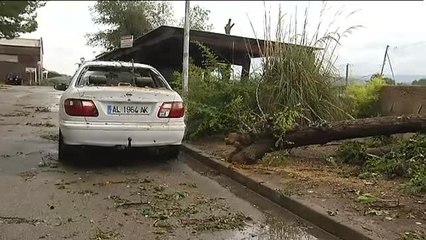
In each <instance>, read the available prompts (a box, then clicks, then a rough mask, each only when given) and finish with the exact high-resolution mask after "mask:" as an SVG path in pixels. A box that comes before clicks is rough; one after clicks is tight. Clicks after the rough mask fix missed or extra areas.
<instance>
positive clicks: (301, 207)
mask: <svg viewBox="0 0 426 240" xmlns="http://www.w3.org/2000/svg"><path fill="white" fill-rule="evenodd" d="M181 151H182V152H184V153H186V154H187V155H189V156H191V157H192V158H194V159H196V160H198V161H200V162H202V163H204V164H205V165H207V166H209V167H211V168H213V169H215V170H216V171H219V172H220V173H222V174H224V175H226V176H228V177H230V178H231V179H233V180H234V181H236V182H238V183H240V184H242V185H244V186H246V187H247V188H249V189H250V190H252V191H254V192H256V193H257V194H259V195H261V196H263V197H265V198H267V199H269V200H270V201H272V202H274V203H276V204H278V205H280V206H281V207H283V208H285V209H287V210H289V211H290V212H292V213H293V214H295V215H297V216H299V217H301V218H303V219H305V220H306V221H308V222H310V223H312V224H314V225H316V226H317V227H319V228H321V229H323V230H324V231H326V232H328V233H331V234H333V235H334V236H336V237H338V238H341V239H345V240H346V239H347V240H354V239H359V240H372V238H371V237H369V236H367V235H365V234H364V233H363V232H361V231H360V230H358V229H355V228H353V227H352V226H349V225H347V224H345V223H342V222H339V221H338V220H337V219H334V218H331V217H330V216H328V215H327V214H325V213H322V212H319V211H318V210H315V209H314V208H312V207H310V206H308V205H306V204H304V203H302V202H301V201H299V200H297V199H294V198H292V197H289V196H285V195H283V194H282V193H280V192H278V191H276V190H275V189H273V188H272V187H271V186H267V183H265V182H262V181H260V180H256V179H254V178H252V177H248V176H246V175H245V174H243V173H242V172H241V171H239V170H238V169H236V168H234V167H233V166H232V164H230V163H227V162H223V161H218V160H215V159H213V158H212V157H210V156H209V155H207V154H206V153H204V152H203V151H201V150H199V149H197V148H195V147H193V146H191V145H189V144H185V143H184V144H182V147H181Z"/></svg>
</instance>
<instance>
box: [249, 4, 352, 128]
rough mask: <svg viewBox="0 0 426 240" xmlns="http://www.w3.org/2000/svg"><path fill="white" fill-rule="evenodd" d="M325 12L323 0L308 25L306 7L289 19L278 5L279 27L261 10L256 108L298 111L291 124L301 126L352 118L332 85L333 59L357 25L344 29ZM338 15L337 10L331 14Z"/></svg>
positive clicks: (268, 112) (265, 111) (266, 113)
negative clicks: (326, 18) (300, 16)
mask: <svg viewBox="0 0 426 240" xmlns="http://www.w3.org/2000/svg"><path fill="white" fill-rule="evenodd" d="M325 13H326V6H325V5H323V8H322V10H321V13H320V16H319V20H318V23H317V24H316V25H315V26H314V27H313V28H312V27H311V25H310V22H309V20H310V19H309V15H308V8H306V9H305V13H304V19H303V22H301V23H300V22H299V20H298V18H297V14H296V16H295V17H294V18H293V20H292V19H290V20H287V18H286V16H285V15H284V14H283V13H282V11H281V9H279V12H278V22H277V24H276V26H277V27H276V28H275V29H273V28H272V23H271V20H270V19H271V16H270V14H269V13H267V12H266V11H265V23H264V39H265V42H264V45H263V46H260V41H259V47H260V48H261V49H262V50H263V51H262V57H263V58H262V59H263V60H262V77H261V82H260V84H259V87H258V89H257V99H258V107H259V111H260V112H261V113H262V114H263V115H264V116H269V117H270V116H272V115H276V114H277V113H279V112H282V111H293V112H297V113H298V114H294V116H297V117H296V119H295V123H298V124H302V125H307V124H312V123H313V122H318V121H320V122H323V121H333V120H341V119H345V118H348V117H350V116H349V115H348V114H347V112H348V111H347V109H345V106H343V104H342V101H341V99H340V97H339V91H338V90H337V88H336V86H335V84H334V82H335V80H334V79H335V77H336V76H337V75H338V74H337V72H336V68H335V66H334V63H335V61H336V59H337V49H338V47H339V45H340V40H341V39H342V38H344V37H347V36H348V35H349V34H350V33H351V32H352V31H353V30H355V29H356V28H358V27H359V26H352V27H348V28H346V29H343V30H342V29H341V27H340V26H337V25H336V23H335V22H334V21H333V22H330V23H329V24H328V25H327V24H325V22H324V19H323V18H324V16H325V15H326V14H325ZM341 14H343V13H342V11H339V12H337V13H336V14H335V15H336V16H337V15H341ZM350 15H351V14H349V15H348V16H350ZM335 18H336V17H335ZM335 18H333V19H335ZM300 24H301V25H300ZM323 26H325V28H326V29H325V30H323ZM252 28H253V31H254V27H253V25H252ZM312 29H313V30H312ZM254 32H255V31H254ZM283 42H285V43H286V44H283ZM282 130H283V131H285V129H282Z"/></svg>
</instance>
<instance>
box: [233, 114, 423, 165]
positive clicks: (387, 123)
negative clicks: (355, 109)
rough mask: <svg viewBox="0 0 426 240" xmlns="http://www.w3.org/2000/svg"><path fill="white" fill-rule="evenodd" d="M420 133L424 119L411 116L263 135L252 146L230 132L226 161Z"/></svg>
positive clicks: (308, 127)
mask: <svg viewBox="0 0 426 240" xmlns="http://www.w3.org/2000/svg"><path fill="white" fill-rule="evenodd" d="M424 130H426V116H417V115H412V116H397V117H396V116H387V117H375V118H363V119H355V120H345V121H337V122H333V123H329V124H325V125H322V126H306V127H301V128H294V129H290V130H288V131H287V132H286V134H285V136H283V137H282V138H277V137H275V136H273V135H268V136H263V137H262V138H260V139H258V140H257V142H254V143H252V142H253V141H252V140H251V139H248V140H247V138H248V137H247V136H246V135H244V134H235V133H233V134H232V135H231V136H232V138H233V140H232V141H229V140H227V141H228V142H227V144H232V145H236V147H237V149H236V151H235V152H233V153H232V154H231V155H230V157H229V159H228V161H231V162H238V163H244V164H250V163H255V162H256V161H257V160H258V159H260V158H261V157H262V156H263V155H265V154H266V153H268V152H271V151H273V150H276V149H283V148H284V149H285V148H293V147H300V146H305V145H312V144H325V143H328V142H331V141H336V140H342V139H350V138H362V137H369V136H380V135H392V134H397V133H409V132H420V131H424ZM241 136H244V139H246V140H245V141H244V142H242V141H241V140H240V139H242V137H241ZM247 143H248V144H247ZM244 145H245V146H244ZM242 146H244V147H242Z"/></svg>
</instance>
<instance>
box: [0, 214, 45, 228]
mask: <svg viewBox="0 0 426 240" xmlns="http://www.w3.org/2000/svg"><path fill="white" fill-rule="evenodd" d="M44 222H45V221H44V220H39V219H27V218H23V217H5V216H0V224H22V223H27V224H31V225H34V226H36V225H38V224H40V223H44Z"/></svg>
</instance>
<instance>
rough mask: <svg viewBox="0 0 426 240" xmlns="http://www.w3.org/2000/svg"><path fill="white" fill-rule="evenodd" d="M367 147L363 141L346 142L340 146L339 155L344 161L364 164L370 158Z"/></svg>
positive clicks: (341, 160)
mask: <svg viewBox="0 0 426 240" xmlns="http://www.w3.org/2000/svg"><path fill="white" fill-rule="evenodd" d="M366 150H367V147H366V146H365V145H364V144H363V143H361V142H355V141H354V142H352V141H350V142H346V143H344V144H342V145H340V146H339V149H338V150H337V157H338V159H339V160H340V162H342V163H349V164H355V165H363V164H364V163H365V161H366V160H367V159H368V155H367V153H366Z"/></svg>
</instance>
